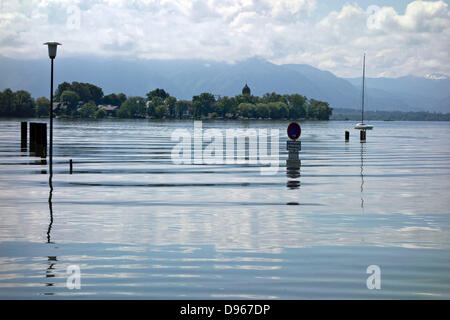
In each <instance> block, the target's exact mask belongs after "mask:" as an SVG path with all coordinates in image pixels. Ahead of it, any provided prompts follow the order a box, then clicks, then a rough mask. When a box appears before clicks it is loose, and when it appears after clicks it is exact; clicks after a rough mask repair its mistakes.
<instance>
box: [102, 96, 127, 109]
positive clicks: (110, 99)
mask: <svg viewBox="0 0 450 320" xmlns="http://www.w3.org/2000/svg"><path fill="white" fill-rule="evenodd" d="M102 104H106V105H109V104H110V105H112V106H120V105H121V104H122V101H120V99H119V97H118V96H117V95H116V94H115V93H111V94H108V95H106V96H104V97H103V99H102Z"/></svg>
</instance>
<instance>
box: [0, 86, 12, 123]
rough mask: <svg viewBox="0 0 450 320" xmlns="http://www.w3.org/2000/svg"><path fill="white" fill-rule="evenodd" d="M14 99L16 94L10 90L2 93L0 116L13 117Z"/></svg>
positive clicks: (0, 96)
mask: <svg viewBox="0 0 450 320" xmlns="http://www.w3.org/2000/svg"><path fill="white" fill-rule="evenodd" d="M13 98H14V93H13V91H12V90H11V89H9V88H8V89H5V90H3V92H1V93H0V116H2V117H10V116H12V115H13V109H12V105H13Z"/></svg>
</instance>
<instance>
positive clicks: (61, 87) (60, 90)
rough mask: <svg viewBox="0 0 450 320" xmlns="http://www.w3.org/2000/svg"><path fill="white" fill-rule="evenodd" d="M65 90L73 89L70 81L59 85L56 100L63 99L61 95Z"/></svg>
mask: <svg viewBox="0 0 450 320" xmlns="http://www.w3.org/2000/svg"><path fill="white" fill-rule="evenodd" d="M64 91H73V90H72V86H71V85H70V83H68V82H63V83H60V84H59V85H58V88H57V89H56V92H55V101H61V95H62V93H63V92H64Z"/></svg>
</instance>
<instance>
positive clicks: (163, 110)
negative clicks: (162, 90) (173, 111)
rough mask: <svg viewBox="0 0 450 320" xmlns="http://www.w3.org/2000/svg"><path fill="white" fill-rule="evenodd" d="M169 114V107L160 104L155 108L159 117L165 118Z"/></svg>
mask: <svg viewBox="0 0 450 320" xmlns="http://www.w3.org/2000/svg"><path fill="white" fill-rule="evenodd" d="M168 114H169V107H167V106H166V105H164V104H163V105H160V106H157V107H156V108H155V117H156V118H158V119H161V118H164V117H166V116H167V115H168Z"/></svg>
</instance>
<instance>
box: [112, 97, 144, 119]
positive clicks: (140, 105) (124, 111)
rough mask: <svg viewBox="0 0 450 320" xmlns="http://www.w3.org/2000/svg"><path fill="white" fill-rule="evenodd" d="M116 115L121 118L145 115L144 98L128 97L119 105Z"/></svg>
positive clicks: (142, 116)
mask: <svg viewBox="0 0 450 320" xmlns="http://www.w3.org/2000/svg"><path fill="white" fill-rule="evenodd" d="M117 115H118V116H119V117H121V118H144V117H145V116H146V115H147V110H146V106H145V99H144V98H142V97H130V98H128V99H127V100H125V102H124V103H122V105H121V106H120V109H119V111H117Z"/></svg>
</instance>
